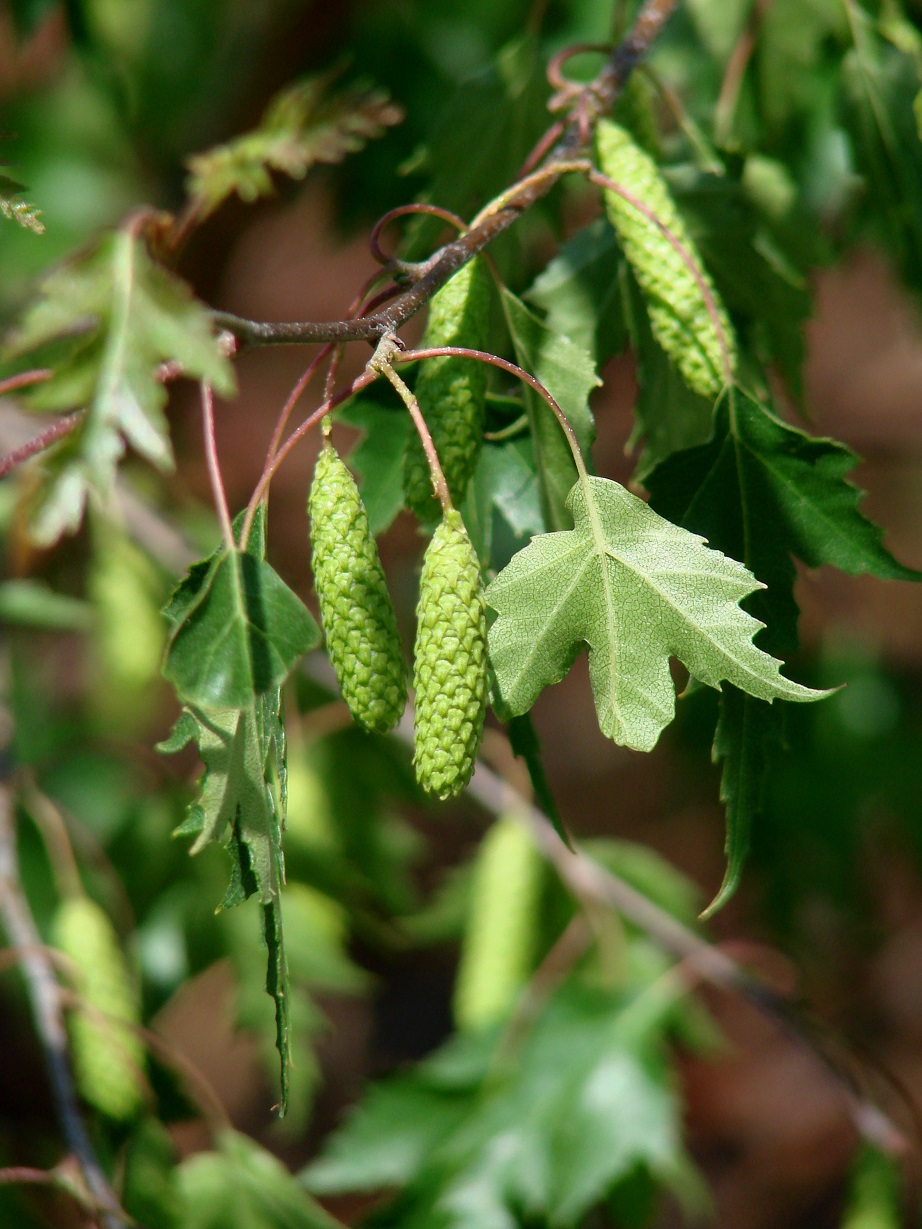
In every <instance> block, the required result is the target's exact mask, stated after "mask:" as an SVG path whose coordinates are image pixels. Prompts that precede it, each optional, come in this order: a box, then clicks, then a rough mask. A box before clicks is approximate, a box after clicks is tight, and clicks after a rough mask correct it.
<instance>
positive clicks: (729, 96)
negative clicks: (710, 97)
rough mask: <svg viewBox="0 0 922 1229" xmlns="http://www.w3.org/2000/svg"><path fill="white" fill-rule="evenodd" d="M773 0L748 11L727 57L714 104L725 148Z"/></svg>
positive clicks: (716, 134) (757, 3)
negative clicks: (760, 32) (750, 62)
mask: <svg viewBox="0 0 922 1229" xmlns="http://www.w3.org/2000/svg"><path fill="white" fill-rule="evenodd" d="M771 2H772V0H755V3H754V4H753V6H752V9H751V11H750V14H749V19H748V21H747V22H746V24H745V26H744V27H743V30H742V32H741V33H740V36H739V38H738V39H737V40H736V45H735V46H734V48H733V50H732V51H731V52H730V58H729V59H728V60H727V66H726V68H725V69H724V75H723V80H722V81H721V83H720V91H719V92H718V95H717V102H716V103H715V105H714V139H715V141H716V142H717V144H718V145H721V146H723V147H724V148H726V146H727V145H728V144H729V141H730V131H731V126H732V124H733V116H734V113H735V111H736V102H737V99H738V98H739V92H740V89H741V87H742V84H743V79H744V78H745V76H746V69H747V68H748V67H749V61H750V60H751V59H752V53H753V51H754V50H755V45H756V39H757V37H758V33H759V26H760V25H761V23H762V20H763V18H764V17H765V13H766V12H767V11H768V8H769V7H770V5H771Z"/></svg>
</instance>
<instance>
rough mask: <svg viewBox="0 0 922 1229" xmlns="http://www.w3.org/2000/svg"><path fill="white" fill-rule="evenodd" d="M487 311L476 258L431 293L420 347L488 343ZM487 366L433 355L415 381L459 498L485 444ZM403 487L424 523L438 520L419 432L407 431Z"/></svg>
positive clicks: (485, 280) (484, 278) (483, 274)
mask: <svg viewBox="0 0 922 1229" xmlns="http://www.w3.org/2000/svg"><path fill="white" fill-rule="evenodd" d="M489 315H490V287H489V275H488V273H487V270H486V267H485V266H484V264H483V261H481V260H479V259H474V260H472V261H470V262H469V263H468V264H466V265H464V267H463V268H461V269H459V270H458V272H457V273H456V274H455V275H454V277H452V278H451V279H450V280H449V281H448V282H446V283H445V285H444V286H443V287H442V289H441V290H439V291H438V292H437V293H436V294H435V295H434V296H433V298H432V301H431V303H430V304H429V317H428V320H427V322H426V331H425V333H424V334H423V338H422V340H421V341H420V343H419V344H420V349H425V348H427V347H435V346H466V347H468V348H469V349H471V350H483V349H485V348H486V345H487V340H488V338H487V333H488V329H489ZM486 391H487V370H486V367H485V366H484V364H483V363H479V362H476V361H474V360H473V359H468V358H449V357H444V358H433V359H427V360H426V362H425V363H423V365H422V368H421V370H420V373H419V377H418V379H417V381H416V399H417V401H418V402H419V406H420V409H421V411H422V413H423V417H424V418H425V419H426V425H427V426H428V428H429V432H430V434H431V435H432V442H433V443H434V444H435V450H436V452H437V453H438V457H439V463H440V464H441V466H442V472H443V473H444V475H445V481H446V482H447V483H448V489H449V491H450V492H451V497H452V500H453V502H455V503H460V501H461V499H462V498H463V497H464V492H465V490H466V489H467V484H468V482H469V481H470V478H471V475H472V474H473V472H474V467H475V466H476V464H477V458H478V456H479V455H480V448H481V445H482V443H483V428H484V409H485V404H486ZM403 489H404V495H405V496H406V501H407V506H408V507H409V508H411V509H412V510H413V512H414V513H415V514H416V516H417V518H418V520H420V521H421V522H422V523H423V524H431V523H432V522H434V521H436V520H438V517H439V511H440V509H439V504H438V501H437V500H436V498H435V496H434V495H433V491H432V478H431V476H430V472H429V465H428V462H427V460H426V454H425V452H424V451H423V446H422V444H421V442H420V439H419V436H418V435H417V433H416V432H415V431H413V432H411V434H410V437H409V440H408V441H407V450H406V453H405V455H404V467H403Z"/></svg>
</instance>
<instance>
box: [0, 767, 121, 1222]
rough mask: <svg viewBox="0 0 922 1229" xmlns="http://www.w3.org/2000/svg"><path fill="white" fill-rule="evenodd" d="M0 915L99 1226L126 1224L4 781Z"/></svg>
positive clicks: (0, 788) (0, 798)
mask: <svg viewBox="0 0 922 1229" xmlns="http://www.w3.org/2000/svg"><path fill="white" fill-rule="evenodd" d="M0 917H2V919H3V925H4V928H5V930H6V932H7V935H8V937H9V940H10V942H11V943H12V945H13V946H14V947H16V948H18V949H19V951H20V953H21V961H22V970H23V975H24V977H25V979H26V986H27V988H28V992H29V999H30V1001H31V1004H32V1014H33V1016H34V1018H35V1027H36V1029H37V1031H38V1035H39V1037H40V1039H41V1042H42V1047H43V1049H44V1053H45V1061H46V1063H47V1066H48V1075H49V1078H50V1080H51V1087H52V1091H53V1093H54V1099H55V1104H56V1107H57V1114H58V1120H59V1122H60V1124H61V1130H62V1132H63V1135H64V1138H65V1140H66V1142H67V1146H68V1148H69V1149H70V1151H71V1152H72V1153H73V1154H74V1156H75V1157H76V1159H77V1163H78V1165H79V1166H80V1171H81V1173H82V1175H83V1179H84V1181H85V1183H86V1186H87V1189H88V1190H89V1192H90V1194H91V1195H92V1196H93V1199H94V1200H95V1201H96V1203H97V1205H98V1207H99V1208H100V1213H99V1223H100V1225H102V1226H103V1229H128V1225H127V1221H126V1220H125V1218H124V1214H123V1213H122V1211H121V1209H120V1207H119V1203H118V1200H117V1199H116V1197H115V1194H114V1192H113V1190H112V1188H111V1186H110V1185H109V1182H108V1179H107V1178H106V1175H105V1173H104V1172H103V1170H102V1167H101V1165H100V1164H99V1161H98V1160H97V1159H96V1155H95V1153H94V1152H93V1147H92V1145H91V1143H90V1139H89V1135H88V1134H87V1130H86V1127H85V1125H84V1122H83V1119H82V1117H81V1116H80V1111H79V1109H78V1105H77V1094H76V1090H75V1088H74V1080H73V1074H72V1072H71V1067H70V1058H69V1055H68V1049H67V1033H66V1030H65V1028H64V1016H63V1012H62V1008H61V988H60V986H59V985H58V982H57V979H56V978H55V975H54V970H53V968H52V965H51V960H50V958H49V956H48V953H47V952H46V951H45V949H44V947H43V945H42V939H41V936H40V935H39V933H38V930H37V929H36V926H35V922H34V920H33V918H32V914H31V912H30V910H29V904H28V901H27V900H26V898H25V895H24V893H23V891H22V887H21V885H20V881H19V862H18V858H17V855H16V831H15V826H14V823H13V804H12V799H11V796H10V790H9V787H8V786H7V785H6V784H0Z"/></svg>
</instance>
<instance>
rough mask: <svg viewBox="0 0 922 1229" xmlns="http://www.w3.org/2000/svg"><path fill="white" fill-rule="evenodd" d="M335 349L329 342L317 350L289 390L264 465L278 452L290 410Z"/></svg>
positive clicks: (268, 463) (269, 462)
mask: <svg viewBox="0 0 922 1229" xmlns="http://www.w3.org/2000/svg"><path fill="white" fill-rule="evenodd" d="M335 349H336V347H335V346H334V345H333V343H332V342H330V343H329V344H328V345H326V346H324V347H323V349H322V350H319V351H318V352H317V354H316V355H315V356H314V357H313V359H311V361H310V363H309V364H308V366H307V368H306V370H305V371H304V372H303V373H302V375H301V377H300V379H299V380H298V382H297V384H295V386H294V388H293V389H292V390H291V393H290V394H289V397H288V400H287V401H286V402H285V404H284V406H283V407H282V412H281V414H279V417H278V421H277V422H276V424H275V430H274V431H273V432H272V439H271V440H270V441H269V447H268V449H267V451H266V465H270V464H271V463H272V459H273V458H274V456H275V454H276V453H277V452H278V449H279V444H280V443H281V440H282V436H283V434H284V433H285V428H286V426H287V425H288V419H289V418H290V417H291V413H292V410H294V408H295V406H296V405H297V404H298V401H299V400H300V398H301V395H302V393H303V392H304V390H305V389H306V388H307V386H308V384H310V382H311V380H312V379H313V378H314V376H315V375H316V374H317V370H318V368H319V367H320V364H321V363H322V362H323V361H324V359H326V358H327V357H328V356H329V355H330V354H331V353H332V352H333V351H334V350H335Z"/></svg>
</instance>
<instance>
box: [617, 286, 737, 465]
mask: <svg viewBox="0 0 922 1229" xmlns="http://www.w3.org/2000/svg"><path fill="white" fill-rule="evenodd" d="M622 284H623V294H624V306H625V315H626V316H627V320H628V329H629V331H630V335H631V345H632V347H633V349H634V353H635V356H636V360H637V383H638V390H637V400H636V402H635V403H634V416H635V421H634V429H633V431H632V432H631V438H630V440H629V442H628V448H629V450H633V449H634V448H636V446H637V444H638V442H639V441H640V440H643V451H642V452H641V455H640V459H639V461H638V463H637V471H636V477H637V479H638V480H639V481H641V482H642V481H643V479H644V476H645V475H646V473H647V471H648V470H649V469H650V468H651V467H652V466H654V465H656V464H657V462H659V461H662V460H664V459H665V458H666V457H668V456H669V455H670V454H671V453H673V452H675V451H677V450H678V449H682V448H690V447H692V445H694V444H701V443H703V442H704V441H705V440H706V439H707V438H708V436H709V435H710V433H711V428H712V426H713V421H714V405H713V402H711V401H709V400H708V399H707V398H706V397H701V396H699V394H698V393H696V392H694V391H693V390H692V389H691V388H689V386H688V384H687V383H686V382H685V380H684V379H683V378H682V374H681V372H680V371H679V369H678V367H676V365H675V363H673V361H672V360H671V359H670V357H669V355H668V354H667V353H666V351H665V350H664V349H663V347H662V346H661V345H660V344H659V342H658V341H657V340H656V338H655V337H654V336H653V330H652V329H651V327H650V318H649V316H648V315H647V311H646V308H645V307H644V304H643V298H642V296H641V293H640V288H639V287H638V285H637V283H636V281H635V280H634V277H633V275H632V274H631V273H629V272H628V271H627V270H624V271H623V278H622Z"/></svg>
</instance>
